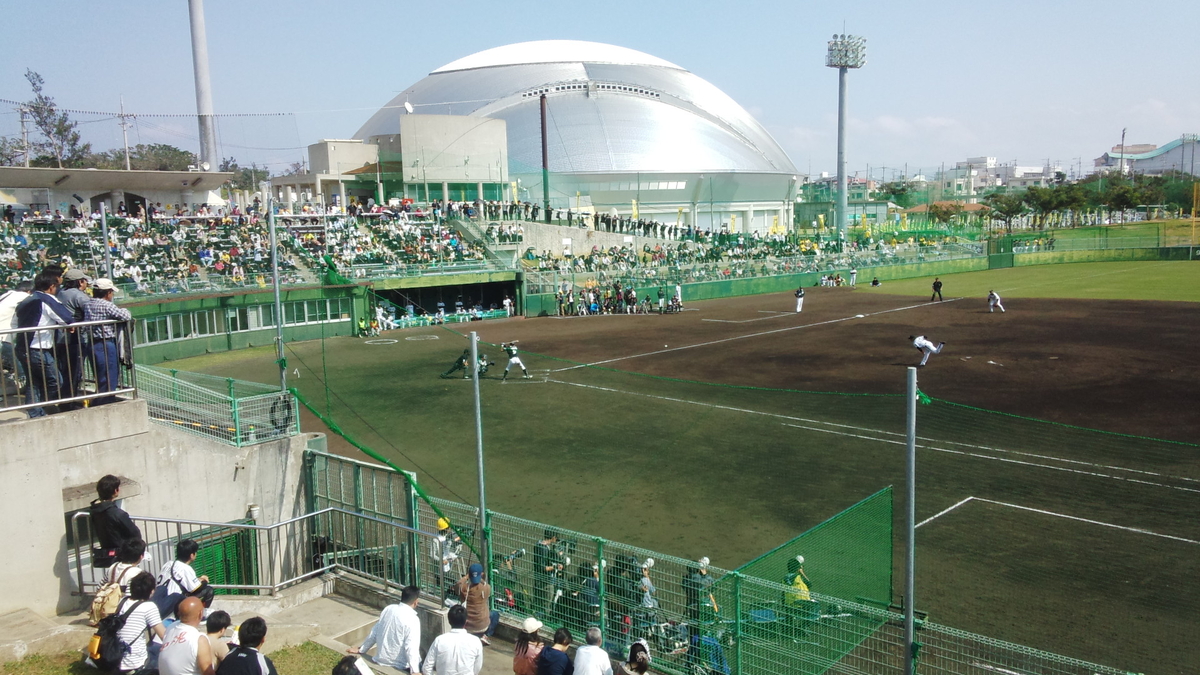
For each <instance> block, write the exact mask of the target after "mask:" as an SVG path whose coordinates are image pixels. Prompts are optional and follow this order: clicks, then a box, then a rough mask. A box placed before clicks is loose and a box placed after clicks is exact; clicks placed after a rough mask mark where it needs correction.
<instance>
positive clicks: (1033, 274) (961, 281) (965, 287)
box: [858, 261, 1200, 302]
mask: <svg viewBox="0 0 1200 675" xmlns="http://www.w3.org/2000/svg"><path fill="white" fill-rule="evenodd" d="M941 279H942V283H943V284H945V285H944V286H943V287H942V295H944V296H945V297H947V298H950V297H960V296H966V297H973V296H974V297H979V298H980V299H982V298H985V297H987V294H988V291H989V290H995V291H996V292H997V293H999V294H1000V296H1001V297H1002V298H1078V299H1081V300H1173V301H1182V302H1200V262H1189V261H1160V262H1100V263H1071V264H1065V265H1029V266H1026V267H1011V268H1008V269H998V270H984V271H982V272H964V273H962V274H947V275H944V276H942V277H941ZM858 281H859V284H858V292H860V293H861V292H867V293H890V294H894V295H916V296H922V295H928V294H929V292H930V290H929V287H930V284H932V283H933V277H919V278H916V279H904V280H902V281H887V282H884V284H883V285H882V286H880V287H878V288H872V287H871V285H870V281H871V280H870V278H868V277H867V275H866V274H863V275H860V278H859V280H858Z"/></svg>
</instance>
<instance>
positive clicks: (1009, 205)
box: [983, 192, 1026, 234]
mask: <svg viewBox="0 0 1200 675" xmlns="http://www.w3.org/2000/svg"><path fill="white" fill-rule="evenodd" d="M983 202H984V203H985V204H987V205H988V207H989V208H991V212H990V213H989V214H988V217H989V218H991V219H992V220H999V221H1002V222H1003V223H1004V228H1005V229H1006V230H1008V232H1009V233H1010V234H1011V233H1012V221H1014V220H1016V219H1017V218H1019V217H1020V216H1021V215H1023V214H1024V213H1025V210H1026V206H1025V197H1024V195H1019V194H1001V193H999V192H995V193H992V194H990V195H988V196H987V197H984V198H983Z"/></svg>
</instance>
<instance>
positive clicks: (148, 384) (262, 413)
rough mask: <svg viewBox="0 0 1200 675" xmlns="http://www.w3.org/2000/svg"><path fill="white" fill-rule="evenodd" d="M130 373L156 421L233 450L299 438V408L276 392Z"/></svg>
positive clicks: (188, 376) (147, 369)
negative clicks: (293, 437) (278, 439)
mask: <svg viewBox="0 0 1200 675" xmlns="http://www.w3.org/2000/svg"><path fill="white" fill-rule="evenodd" d="M135 370H136V371H137V374H138V380H139V382H140V386H141V388H140V390H139V395H140V397H141V398H142V399H143V400H145V401H146V405H147V408H148V411H149V414H150V419H152V420H154V421H156V422H160V423H162V424H169V425H172V426H174V427H175V428H178V429H181V430H183V431H186V432H188V433H191V434H195V435H198V436H204V437H206V438H211V439H214V440H217V441H220V442H222V443H228V444H229V445H234V446H238V447H241V446H244V445H253V444H255V443H262V442H264V441H270V440H274V439H277V438H286V437H288V436H295V435H296V434H298V433H300V407H299V403H297V402H296V397H295V396H293V395H292V394H291V393H290V392H287V391H280V390H279V388H278V387H272V386H270V385H265V384H259V383H257V382H245V381H242V380H235V379H233V378H231V377H230V378H227V377H217V376H214V375H203V374H200V373H190V372H187V371H181V370H174V369H168V368H159V367H156V366H145V365H141V364H138V365H137V366H136V368H135Z"/></svg>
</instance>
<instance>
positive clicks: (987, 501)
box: [916, 497, 1200, 545]
mask: <svg viewBox="0 0 1200 675" xmlns="http://www.w3.org/2000/svg"><path fill="white" fill-rule="evenodd" d="M971 501H976V502H983V503H985V504H995V505H996V506H1007V507H1008V508H1010V509H1018V510H1020V511H1031V512H1033V513H1040V514H1042V515H1044V516H1054V517H1055V518H1065V519H1067V520H1074V521H1078V522H1080V523H1087V524H1089V525H1100V526H1101V527H1111V528H1112V529H1114V530H1124V531H1126V532H1135V533H1137V534H1148V535H1150V536H1152V537H1161V538H1162V539H1171V540H1173V541H1182V542H1183V543H1185V544H1197V545H1200V541H1196V540H1195V539H1187V538H1186V537H1176V536H1175V535H1172V534H1162V533H1160V532H1151V531H1150V530H1145V529H1142V528H1140V527H1126V526H1124V525H1114V524H1113V523H1106V522H1104V521H1101V520H1091V519H1090V518H1080V517H1079V516H1069V515H1067V514H1065V513H1056V512H1054V511H1046V510H1045V509H1035V508H1033V507H1030V506H1021V505H1020V504H1010V503H1008V502H998V501H996V500H994V499H984V498H983V497H967V498H966V499H964V500H962V501H960V502H958V503H957V504H955V505H954V506H951V507H950V508H948V509H945V510H943V511H940V512H938V513H937V514H934V515H933V516H930V517H929V518H926V519H925V520H922V521H921V522H919V523H917V524H916V527H920V526H922V525H924V524H925V523H928V522H930V521H932V520H935V519H937V518H940V517H942V516H944V515H946V514H947V513H950V512H951V511H953V510H954V509H957V508H958V507H960V506H962V505H963V504H966V503H967V502H971Z"/></svg>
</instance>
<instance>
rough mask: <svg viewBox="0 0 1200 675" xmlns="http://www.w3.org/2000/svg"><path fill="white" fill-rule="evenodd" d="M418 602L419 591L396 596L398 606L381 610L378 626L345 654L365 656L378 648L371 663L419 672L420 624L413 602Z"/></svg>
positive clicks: (409, 590)
mask: <svg viewBox="0 0 1200 675" xmlns="http://www.w3.org/2000/svg"><path fill="white" fill-rule="evenodd" d="M420 599H421V589H419V588H417V587H416V586H406V587H405V588H404V590H403V591H401V592H400V602H399V603H398V604H395V605H388V606H387V607H384V608H383V612H381V613H380V614H379V621H378V623H376V624H375V627H374V628H372V629H371V634H370V635H368V636H367V639H366V640H363V643H362V646H361V647H358V648H357V649H356V648H354V647H351V648H350V649H348V650H346V653H348V654H362V655H363V656H366V655H367V652H368V651H370V649H371V647H374V646H376V645H378V646H379V649H378V650H376V652H375V658H374V659H373V660H374V661H375V663H378V664H379V665H381V666H389V667H391V668H395V669H396V670H399V671H402V672H406V673H412V674H413V675H416V673H418V672H420V669H421V668H420V664H421V652H420V646H421V621H420V618H419V617H418V616H417V602H418V601H419V600H420Z"/></svg>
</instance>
